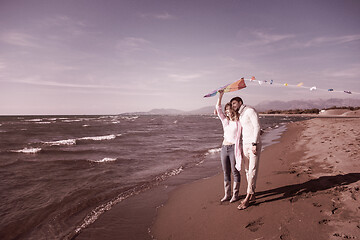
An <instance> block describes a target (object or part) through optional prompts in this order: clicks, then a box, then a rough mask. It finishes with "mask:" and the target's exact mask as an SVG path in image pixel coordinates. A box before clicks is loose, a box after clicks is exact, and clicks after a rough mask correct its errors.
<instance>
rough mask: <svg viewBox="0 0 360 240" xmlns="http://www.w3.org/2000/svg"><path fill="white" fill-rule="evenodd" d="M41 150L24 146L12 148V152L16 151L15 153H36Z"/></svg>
mask: <svg viewBox="0 0 360 240" xmlns="http://www.w3.org/2000/svg"><path fill="white" fill-rule="evenodd" d="M40 151H41V148H24V149H21V150H13V151H12V152H17V153H38V152H40Z"/></svg>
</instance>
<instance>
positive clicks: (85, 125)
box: [82, 124, 90, 127]
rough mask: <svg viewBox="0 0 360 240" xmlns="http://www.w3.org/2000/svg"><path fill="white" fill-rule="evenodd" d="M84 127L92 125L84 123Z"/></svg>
mask: <svg viewBox="0 0 360 240" xmlns="http://www.w3.org/2000/svg"><path fill="white" fill-rule="evenodd" d="M82 126H83V127H89V126H90V125H87V124H84V125H82Z"/></svg>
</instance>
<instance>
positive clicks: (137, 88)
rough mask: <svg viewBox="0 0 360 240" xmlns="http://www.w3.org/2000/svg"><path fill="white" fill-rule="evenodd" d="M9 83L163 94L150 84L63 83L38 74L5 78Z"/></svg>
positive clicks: (128, 93) (125, 92)
mask: <svg viewBox="0 0 360 240" xmlns="http://www.w3.org/2000/svg"><path fill="white" fill-rule="evenodd" d="M87 78H89V76H88V77H87ZM5 81H6V82H11V83H22V84H29V85H34V86H45V87H46V86H47V87H57V88H70V89H72V90H80V91H81V90H88V91H89V90H91V91H96V92H121V93H122V94H126V95H139V94H141V95H144V94H145V95H159V94H163V90H161V89H157V88H153V87H151V84H146V83H144V82H141V83H133V82H131V83H130V82H129V83H126V84H124V83H122V84H121V85H120V86H119V85H105V84H81V83H63V82H56V81H46V80H42V78H41V77H40V76H31V77H24V78H17V79H12V80H9V79H7V80H5Z"/></svg>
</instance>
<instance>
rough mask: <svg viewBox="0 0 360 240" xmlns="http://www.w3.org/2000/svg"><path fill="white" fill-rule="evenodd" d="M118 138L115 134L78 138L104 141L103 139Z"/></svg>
mask: <svg viewBox="0 0 360 240" xmlns="http://www.w3.org/2000/svg"><path fill="white" fill-rule="evenodd" d="M114 138H116V136H115V135H114V134H111V135H106V136H97V137H82V138H78V140H93V141H102V140H111V139H114Z"/></svg>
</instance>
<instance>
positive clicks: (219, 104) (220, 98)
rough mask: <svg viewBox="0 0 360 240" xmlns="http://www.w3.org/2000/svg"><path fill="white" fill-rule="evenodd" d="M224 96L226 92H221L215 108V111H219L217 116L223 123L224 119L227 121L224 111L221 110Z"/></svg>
mask: <svg viewBox="0 0 360 240" xmlns="http://www.w3.org/2000/svg"><path fill="white" fill-rule="evenodd" d="M223 96H224V91H223V90H220V91H219V98H218V100H217V103H216V106H215V109H216V111H217V115H218V116H219V118H220V120H221V121H224V119H226V117H225V115H224V113H223V111H222V109H221V100H222V97H223Z"/></svg>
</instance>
